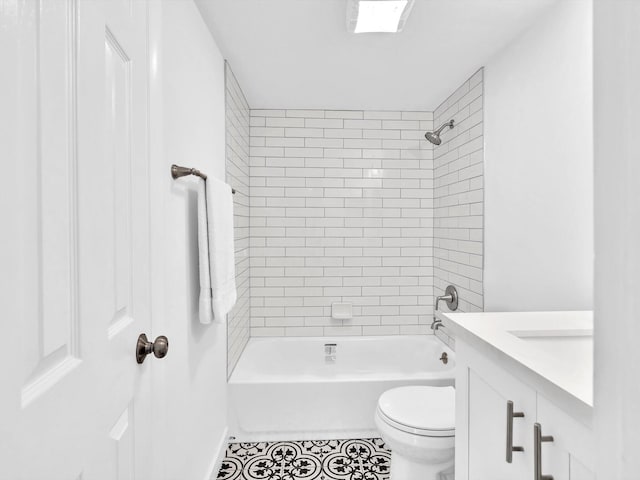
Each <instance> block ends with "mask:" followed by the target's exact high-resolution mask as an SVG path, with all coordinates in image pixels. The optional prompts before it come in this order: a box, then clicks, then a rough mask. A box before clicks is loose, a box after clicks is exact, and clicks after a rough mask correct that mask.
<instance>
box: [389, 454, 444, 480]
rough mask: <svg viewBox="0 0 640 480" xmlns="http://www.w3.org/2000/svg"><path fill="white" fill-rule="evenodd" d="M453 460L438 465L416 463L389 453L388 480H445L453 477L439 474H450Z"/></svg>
mask: <svg viewBox="0 0 640 480" xmlns="http://www.w3.org/2000/svg"><path fill="white" fill-rule="evenodd" d="M452 469H453V460H450V461H448V462H444V463H438V464H429V463H422V462H416V461H415V460H412V459H409V458H406V457H403V456H401V455H398V454H395V453H393V451H392V452H391V475H390V477H389V478H390V480H445V479H447V478H453V476H451V477H449V476H441V475H440V473H441V472H450V471H451V470H452Z"/></svg>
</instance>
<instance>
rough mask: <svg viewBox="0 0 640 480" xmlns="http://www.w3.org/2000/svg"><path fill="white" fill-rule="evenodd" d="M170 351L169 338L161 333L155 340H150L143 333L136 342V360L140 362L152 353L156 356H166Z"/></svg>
mask: <svg viewBox="0 0 640 480" xmlns="http://www.w3.org/2000/svg"><path fill="white" fill-rule="evenodd" d="M168 351H169V339H168V338H167V337H165V336H164V335H160V336H159V337H157V338H156V341H155V342H150V341H149V340H148V339H147V336H146V335H145V334H144V333H141V334H140V336H139V337H138V343H137V344H136V361H137V362H138V363H142V362H144V359H145V358H147V355H149V354H150V353H153V355H154V356H155V357H156V358H164V357H166V356H167V352H168Z"/></svg>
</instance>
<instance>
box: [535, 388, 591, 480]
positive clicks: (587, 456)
mask: <svg viewBox="0 0 640 480" xmlns="http://www.w3.org/2000/svg"><path fill="white" fill-rule="evenodd" d="M538 423H540V425H541V427H542V434H543V435H550V436H552V437H553V442H548V443H543V444H542V473H544V474H545V475H553V478H554V480H593V479H594V478H595V476H594V474H593V467H594V465H593V458H594V445H593V441H594V436H593V431H592V430H591V428H590V427H589V426H587V425H584V424H582V423H580V422H578V421H577V420H575V419H574V418H572V417H570V416H569V415H567V414H566V413H565V412H564V411H562V410H561V409H560V408H559V407H557V406H556V405H554V404H553V403H551V402H550V401H549V400H547V399H546V398H545V397H543V396H542V395H538Z"/></svg>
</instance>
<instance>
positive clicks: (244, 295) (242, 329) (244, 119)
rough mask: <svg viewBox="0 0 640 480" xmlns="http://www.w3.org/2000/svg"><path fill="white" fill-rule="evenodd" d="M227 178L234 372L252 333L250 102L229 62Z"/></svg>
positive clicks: (230, 360) (229, 350)
mask: <svg viewBox="0 0 640 480" xmlns="http://www.w3.org/2000/svg"><path fill="white" fill-rule="evenodd" d="M225 88H226V90H225V96H226V108H225V116H226V119H225V128H226V140H225V141H226V172H227V173H226V176H227V178H226V181H227V183H229V184H230V185H231V186H232V187H233V188H235V190H236V194H235V195H234V196H233V208H234V215H233V221H234V236H235V255H236V258H235V260H236V286H237V291H238V300H237V302H236V305H235V306H234V308H233V310H231V312H230V313H229V316H228V321H227V372H228V374H229V375H231V372H232V371H233V368H234V367H235V365H236V363H237V362H238V359H239V357H240V354H241V353H242V351H243V350H244V347H245V346H246V344H247V342H248V341H249V335H250V319H249V315H250V303H251V291H250V280H249V273H250V268H249V267H250V260H249V213H250V210H249V198H250V181H249V116H250V115H249V104H248V103H247V100H246V99H245V97H244V94H243V93H242V89H241V88H240V85H239V84H238V82H237V80H236V78H235V76H234V75H233V71H232V70H231V67H230V66H229V64H228V63H225Z"/></svg>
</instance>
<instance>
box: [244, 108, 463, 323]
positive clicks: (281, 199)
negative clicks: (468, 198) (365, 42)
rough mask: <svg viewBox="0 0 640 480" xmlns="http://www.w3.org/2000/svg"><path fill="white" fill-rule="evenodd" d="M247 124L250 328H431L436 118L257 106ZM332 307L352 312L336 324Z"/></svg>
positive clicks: (419, 113)
mask: <svg viewBox="0 0 640 480" xmlns="http://www.w3.org/2000/svg"><path fill="white" fill-rule="evenodd" d="M250 122H251V129H250V131H251V136H250V142H251V159H250V162H251V208H250V223H251V229H250V230H251V231H250V241H251V335H252V336H333V335H387V334H415V333H429V332H430V330H429V324H430V323H431V320H432V313H433V293H434V290H433V279H434V276H433V275H434V272H433V262H434V258H433V238H434V235H433V215H434V178H433V174H434V164H433V153H434V151H433V148H432V145H431V144H430V143H428V142H427V141H425V139H424V136H423V135H424V132H425V131H426V130H429V129H432V128H433V114H432V113H431V112H400V111H397V112H390V111H386V112H376V111H333V110H251V119H250ZM452 214H455V212H454V211H453V210H452ZM441 248H442V245H441ZM334 302H349V303H352V304H353V319H351V320H335V319H332V318H331V305H332V303H334Z"/></svg>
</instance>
